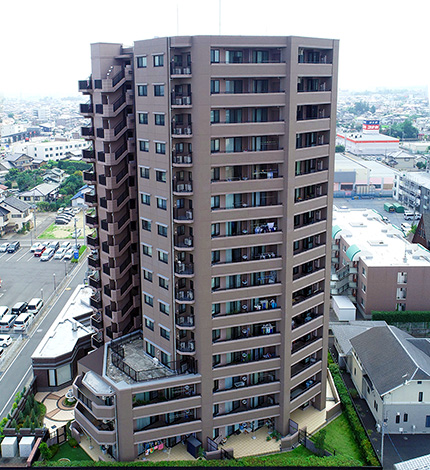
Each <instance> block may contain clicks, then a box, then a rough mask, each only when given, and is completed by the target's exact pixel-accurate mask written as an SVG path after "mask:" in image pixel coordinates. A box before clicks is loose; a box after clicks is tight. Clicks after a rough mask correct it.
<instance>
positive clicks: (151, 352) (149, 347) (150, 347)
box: [140, 341, 155, 424]
mask: <svg viewBox="0 0 430 470" xmlns="http://www.w3.org/2000/svg"><path fill="white" fill-rule="evenodd" d="M145 343H146V352H147V353H148V354H149V355H150V356H151V357H155V347H154V345H153V344H151V343H148V341H145ZM150 418H152V417H150ZM140 419H146V418H140ZM149 424H150V423H149Z"/></svg>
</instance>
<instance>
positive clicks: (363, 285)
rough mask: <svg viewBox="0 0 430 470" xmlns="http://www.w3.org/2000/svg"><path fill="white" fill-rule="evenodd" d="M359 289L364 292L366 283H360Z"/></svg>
mask: <svg viewBox="0 0 430 470" xmlns="http://www.w3.org/2000/svg"><path fill="white" fill-rule="evenodd" d="M361 290H362V291H363V292H366V284H362V285H361Z"/></svg>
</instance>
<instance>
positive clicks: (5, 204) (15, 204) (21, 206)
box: [0, 196, 31, 232]
mask: <svg viewBox="0 0 430 470" xmlns="http://www.w3.org/2000/svg"><path fill="white" fill-rule="evenodd" d="M0 207H1V208H3V209H6V210H8V211H9V212H10V214H9V221H8V223H7V225H6V231H7V232H10V231H13V230H15V231H16V230H21V229H22V226H23V224H25V223H27V222H30V223H31V212H30V206H29V205H28V204H27V203H26V202H24V201H20V200H19V199H18V198H16V197H15V196H9V197H7V198H6V199H5V200H4V201H2V202H1V203H0Z"/></svg>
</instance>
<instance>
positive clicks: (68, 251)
mask: <svg viewBox="0 0 430 470" xmlns="http://www.w3.org/2000/svg"><path fill="white" fill-rule="evenodd" d="M74 252H75V250H74V249H73V248H70V249H69V250H67V251H66V254H65V255H64V256H63V259H67V260H69V259H72V258H73V254H74Z"/></svg>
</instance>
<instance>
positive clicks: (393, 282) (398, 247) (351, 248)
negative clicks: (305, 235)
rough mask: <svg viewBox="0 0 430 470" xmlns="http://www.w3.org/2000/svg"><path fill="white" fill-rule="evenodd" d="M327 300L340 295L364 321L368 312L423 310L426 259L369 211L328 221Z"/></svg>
mask: <svg viewBox="0 0 430 470" xmlns="http://www.w3.org/2000/svg"><path fill="white" fill-rule="evenodd" d="M332 238H333V246H332V249H333V251H332V274H331V294H332V295H346V296H348V297H349V298H350V300H352V301H353V302H354V303H355V304H356V306H357V309H358V310H359V311H360V312H361V314H362V315H363V317H364V318H367V319H369V318H370V317H371V315H372V311H373V310H376V311H394V310H399V311H405V310H417V311H418V310H427V307H428V305H427V299H426V297H425V296H423V295H422V293H423V292H427V290H428V289H430V279H429V275H430V271H429V270H430V256H429V252H428V251H427V250H426V249H423V248H422V247H421V246H420V245H418V244H413V243H410V242H409V241H408V240H407V239H406V238H405V233H404V232H403V230H401V229H399V228H397V227H395V226H393V225H391V224H389V223H386V222H383V221H382V219H381V216H380V215H379V214H378V213H376V212H374V211H372V210H344V209H337V210H335V211H334V215H333V231H332Z"/></svg>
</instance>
